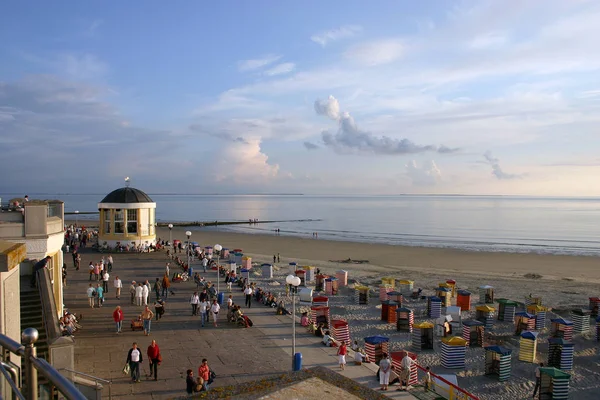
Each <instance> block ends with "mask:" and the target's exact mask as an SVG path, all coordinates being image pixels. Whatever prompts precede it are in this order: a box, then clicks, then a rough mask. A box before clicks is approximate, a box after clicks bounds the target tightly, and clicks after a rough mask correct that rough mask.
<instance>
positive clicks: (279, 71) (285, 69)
mask: <svg viewBox="0 0 600 400" xmlns="http://www.w3.org/2000/svg"><path fill="white" fill-rule="evenodd" d="M295 68H296V64H294V63H291V62H288V63H282V64H277V65H276V66H274V67H273V68H270V69H268V70H266V71H265V75H268V76H275V75H283V74H289V73H290V72H292V71H293V70H294V69H295Z"/></svg>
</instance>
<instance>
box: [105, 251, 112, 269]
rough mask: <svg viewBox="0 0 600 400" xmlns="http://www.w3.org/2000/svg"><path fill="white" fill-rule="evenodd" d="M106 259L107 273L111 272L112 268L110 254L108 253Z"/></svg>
mask: <svg viewBox="0 0 600 400" xmlns="http://www.w3.org/2000/svg"><path fill="white" fill-rule="evenodd" d="M106 261H107V262H108V268H107V270H108V273H111V272H112V269H113V258H112V256H111V255H110V254H109V255H108V258H107V259H106Z"/></svg>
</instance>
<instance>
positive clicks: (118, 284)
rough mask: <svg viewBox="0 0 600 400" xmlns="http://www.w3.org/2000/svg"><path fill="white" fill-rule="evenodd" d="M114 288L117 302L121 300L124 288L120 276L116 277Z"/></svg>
mask: <svg viewBox="0 0 600 400" xmlns="http://www.w3.org/2000/svg"><path fill="white" fill-rule="evenodd" d="M113 286H114V287H115V292H116V297H117V300H119V299H120V298H121V289H122V288H123V282H121V280H120V279H119V277H118V276H116V277H115V281H114V282H113Z"/></svg>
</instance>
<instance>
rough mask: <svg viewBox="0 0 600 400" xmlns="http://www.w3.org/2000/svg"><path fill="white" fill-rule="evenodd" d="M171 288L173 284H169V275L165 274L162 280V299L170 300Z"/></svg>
mask: <svg viewBox="0 0 600 400" xmlns="http://www.w3.org/2000/svg"><path fill="white" fill-rule="evenodd" d="M170 287H171V282H169V275H168V274H165V276H163V279H162V297H163V298H164V299H165V300H166V299H167V298H169V288H170Z"/></svg>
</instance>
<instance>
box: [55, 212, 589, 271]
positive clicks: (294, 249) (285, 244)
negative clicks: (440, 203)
mask: <svg viewBox="0 0 600 400" xmlns="http://www.w3.org/2000/svg"><path fill="white" fill-rule="evenodd" d="M66 221H69V222H71V221H73V220H72V219H69V220H66ZM81 222H84V221H81ZM85 223H86V225H87V224H89V226H97V225H98V221H91V220H86V221H85ZM186 230H187V229H186V228H185V227H177V226H175V227H173V231H172V238H173V239H179V240H185V239H186V236H185V231H186ZM156 233H157V238H161V239H162V240H167V239H168V238H169V229H168V228H164V227H161V226H159V227H157V229H156ZM192 241H195V242H198V243H199V244H200V245H201V246H202V247H205V246H213V245H214V244H216V243H219V244H221V245H222V246H223V247H225V248H230V249H232V248H242V249H244V250H245V254H246V255H249V256H254V257H255V258H256V257H257V259H260V261H261V262H270V261H272V257H273V255H277V253H279V254H280V256H281V258H282V261H283V260H285V261H286V263H287V262H289V261H296V262H298V263H299V264H302V265H315V266H321V267H322V268H321V269H323V267H325V268H326V269H329V268H328V267H331V266H333V267H335V268H337V269H345V270H355V271H357V270H358V271H364V272H369V273H372V274H374V275H375V274H379V275H382V274H383V275H385V274H387V273H389V274H395V275H397V274H398V273H402V271H406V272H407V273H408V272H409V271H417V272H418V271H420V272H424V271H430V272H436V273H452V274H467V275H482V276H486V275H487V276H490V277H505V278H513V279H524V280H530V281H532V283H534V282H536V281H538V280H540V279H543V280H564V281H565V283H567V282H572V281H578V282H588V283H600V257H597V256H587V255H586V256H583V255H554V254H537V253H509V252H484V251H481V252H480V251H468V250H461V249H453V248H439V247H417V246H414V247H413V246H403V245H391V244H382V243H365V242H348V241H337V240H327V239H313V238H309V237H299V236H285V235H284V236H279V235H275V234H262V233H252V234H248V233H238V232H225V231H220V230H218V229H211V230H202V229H195V230H192ZM348 258H350V259H353V260H369V263H368V264H345V263H339V262H332V261H330V260H346V259H348ZM527 274H537V275H541V277H538V278H537V279H528V278H527V277H526V276H525V275H527Z"/></svg>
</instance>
